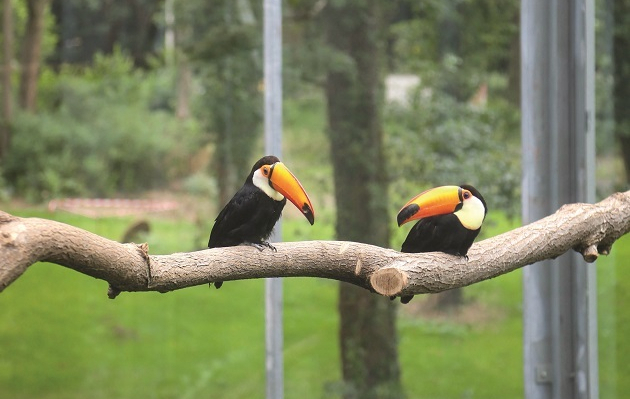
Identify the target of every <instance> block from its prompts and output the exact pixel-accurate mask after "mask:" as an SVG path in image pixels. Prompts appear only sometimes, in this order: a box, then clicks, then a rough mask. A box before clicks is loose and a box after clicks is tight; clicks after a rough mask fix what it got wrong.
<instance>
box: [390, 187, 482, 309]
mask: <svg viewBox="0 0 630 399" xmlns="http://www.w3.org/2000/svg"><path fill="white" fill-rule="evenodd" d="M487 213H488V206H487V205H486V201H485V200H484V198H483V196H482V195H481V194H480V193H479V191H478V190H477V189H476V188H474V187H473V186H471V185H468V184H462V185H461V186H441V187H435V188H432V189H429V190H426V191H424V192H422V193H420V194H418V195H416V196H415V197H413V198H412V199H411V200H409V202H407V203H406V204H405V206H403V207H402V209H401V210H400V211H399V212H398V217H397V219H398V226H399V227H400V226H402V225H403V224H405V223H407V222H411V221H412V220H418V222H417V223H416V224H415V225H414V226H413V227H412V228H411V230H410V231H409V234H408V235H407V238H406V239H405V242H404V243H403V245H402V248H401V250H400V251H401V252H410V253H418V252H445V253H447V254H450V255H455V256H466V254H467V253H468V249H469V248H470V246H471V245H472V243H473V241H474V240H475V238H476V237H477V235H478V234H479V231H481V225H482V223H483V221H484V219H485V218H486V214H487ZM412 298H413V295H409V296H403V297H401V298H400V301H401V302H402V303H408V302H409V301H410V300H411V299H412Z"/></svg>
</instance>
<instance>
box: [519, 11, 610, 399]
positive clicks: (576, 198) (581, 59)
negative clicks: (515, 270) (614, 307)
mask: <svg viewBox="0 0 630 399" xmlns="http://www.w3.org/2000/svg"><path fill="white" fill-rule="evenodd" d="M521 62H522V64H521V71H522V74H521V84H522V94H521V111H522V113H521V127H522V148H523V194H522V202H523V223H529V222H532V221H534V220H537V219H540V218H542V217H544V216H547V215H549V214H551V213H553V212H555V211H556V210H557V209H558V208H559V207H560V206H561V205H562V204H565V203H569V202H593V201H594V199H595V198H594V197H595V195H594V193H595V190H594V182H595V179H594V170H595V129H594V3H593V0H523V1H522V2H521ZM523 291H524V292H523V295H524V298H523V300H524V306H523V350H524V385H525V398H526V399H552V398H553V399H563V398H584V399H586V398H589V399H595V398H597V397H598V374H597V373H598V365H597V313H596V293H597V292H596V279H595V269H594V268H592V267H587V265H586V264H585V263H584V261H583V260H582V259H581V257H580V256H579V255H578V254H576V253H569V254H565V255H563V256H561V257H559V258H557V259H555V260H549V261H545V262H540V263H537V264H535V265H532V266H529V267H527V268H525V269H524V271H523Z"/></svg>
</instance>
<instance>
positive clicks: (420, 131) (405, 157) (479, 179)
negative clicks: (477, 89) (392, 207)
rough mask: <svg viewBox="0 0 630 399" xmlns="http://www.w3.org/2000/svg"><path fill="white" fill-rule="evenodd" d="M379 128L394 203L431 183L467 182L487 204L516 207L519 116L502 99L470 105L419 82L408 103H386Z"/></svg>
mask: <svg viewBox="0 0 630 399" xmlns="http://www.w3.org/2000/svg"><path fill="white" fill-rule="evenodd" d="M437 80H439V77H438V78H437ZM498 80H499V81H501V79H498ZM429 81H434V80H431V79H429ZM490 90H492V88H490ZM385 129H386V130H387V134H386V139H387V146H386V148H387V149H388V151H389V159H390V162H389V165H390V166H389V169H390V171H391V172H390V178H391V179H392V181H393V183H392V188H393V192H394V195H395V196H396V195H397V196H400V198H396V202H397V203H399V204H404V203H405V202H406V201H407V200H408V199H409V198H411V197H412V196H413V195H415V194H417V193H419V192H421V191H422V190H424V189H427V188H430V187H431V186H435V185H445V184H461V183H469V184H472V185H474V186H475V187H477V188H478V189H479V191H481V193H482V194H483V195H484V197H485V198H486V200H487V202H488V206H489V208H490V209H502V210H505V211H506V212H508V213H509V214H511V215H514V214H516V212H517V211H518V210H519V209H520V208H519V207H520V201H519V199H518V198H519V194H520V193H519V186H520V152H519V151H520V150H519V148H520V147H519V144H520V136H519V115H518V110H517V109H516V108H515V107H514V106H512V105H511V104H509V103H508V102H506V101H505V100H501V99H497V100H495V101H494V102H493V103H491V104H488V105H487V106H476V105H474V104H471V103H469V102H461V101H458V100H457V99H455V98H454V97H453V96H451V95H449V94H447V93H445V92H443V91H440V90H437V89H433V88H432V87H426V86H424V85H422V86H421V87H420V88H419V90H418V91H417V93H416V95H415V97H414V99H413V101H412V102H411V104H410V106H409V107H408V108H407V107H403V106H397V105H395V104H393V105H390V106H389V107H387V109H386V113H385ZM410 186H411V187H410ZM409 190H411V191H409Z"/></svg>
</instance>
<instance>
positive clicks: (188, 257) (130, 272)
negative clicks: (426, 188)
mask: <svg viewBox="0 0 630 399" xmlns="http://www.w3.org/2000/svg"><path fill="white" fill-rule="evenodd" d="M629 231H630V191H626V192H625V193H616V194H613V195H611V196H610V197H608V198H606V199H605V200H603V201H601V202H599V203H597V204H594V205H593V204H569V205H565V206H563V207H562V208H560V209H559V210H558V211H557V212H556V213H554V214H553V215H551V216H548V217H546V218H544V219H541V220H539V221H537V222H534V223H531V224H529V225H527V226H523V227H520V228H517V229H515V230H512V231H509V232H507V233H504V234H501V235H499V236H496V237H493V238H490V239H487V240H484V241H481V242H479V243H476V244H474V245H473V246H472V247H471V249H470V251H469V252H468V256H469V258H468V260H466V259H465V258H459V257H455V256H451V255H446V254H442V253H421V254H405V253H400V252H397V251H394V250H392V249H385V248H380V247H377V246H373V245H368V244H360V243H355V242H349V241H303V242H288V243H278V244H275V245H276V248H277V249H278V251H277V252H272V251H262V252H260V251H258V250H257V249H256V248H253V247H247V246H240V247H231V248H216V249H207V250H203V251H197V252H190V253H175V254H171V255H149V253H148V245H147V244H140V245H138V244H120V243H117V242H115V241H111V240H108V239H106V238H103V237H100V236H98V235H96V234H92V233H90V232H87V231H85V230H82V229H79V228H76V227H73V226H70V225H67V224H64V223H59V222H54V221H50V220H45V219H38V218H19V217H15V216H12V215H10V214H8V213H5V212H1V211H0V259H1V264H0V292H1V291H3V290H4V289H5V288H6V287H7V286H9V285H10V284H11V283H12V282H13V281H15V280H16V279H17V278H19V277H20V276H21V275H22V273H24V271H25V270H26V269H27V268H28V267H29V266H30V265H32V264H33V263H35V262H38V261H43V262H52V263H56V264H59V265H62V266H66V267H68V268H71V269H74V270H76V271H78V272H80V273H84V274H87V275H89V276H92V277H95V278H99V279H102V280H105V281H107V282H109V284H110V292H109V296H110V297H111V298H113V297H115V296H116V295H117V294H118V293H119V292H120V291H159V292H168V291H172V290H176V289H181V288H185V287H190V286H194V285H199V284H205V283H209V282H213V281H230V280H242V279H252V278H264V277H298V276H300V277H321V278H330V279H335V280H340V281H346V282H348V283H352V284H355V285H357V286H359V287H363V288H365V289H367V290H370V291H373V292H377V293H379V294H381V295H387V296H390V295H410V294H423V293H435V292H441V291H444V290H448V289H452V288H457V287H463V286H467V285H470V284H474V283H477V282H479V281H483V280H487V279H490V278H493V277H496V276H499V275H501V274H504V273H508V272H510V271H513V270H515V269H518V268H520V267H523V266H526V265H529V264H532V263H535V262H538V261H541V260H544V259H549V258H555V257H557V256H559V255H561V254H563V253H565V252H566V251H568V250H570V249H572V248H573V249H575V250H576V251H578V252H580V253H582V255H583V256H584V258H585V260H586V261H587V262H593V261H595V259H596V258H597V256H598V254H605V255H607V254H608V253H609V252H610V250H611V247H612V244H613V243H614V242H615V241H616V240H617V239H618V238H619V237H621V236H622V235H624V234H626V233H628V232H629Z"/></svg>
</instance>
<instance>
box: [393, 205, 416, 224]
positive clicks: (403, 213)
mask: <svg viewBox="0 0 630 399" xmlns="http://www.w3.org/2000/svg"><path fill="white" fill-rule="evenodd" d="M419 210H420V207H419V206H418V205H417V204H410V205H407V206H406V207H404V208H403V209H401V210H400V212H398V216H397V217H396V221H397V222H398V227H400V226H402V225H403V224H405V222H406V221H407V220H409V218H410V217H412V216H413V215H415V214H416V213H417V212H418V211H419Z"/></svg>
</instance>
